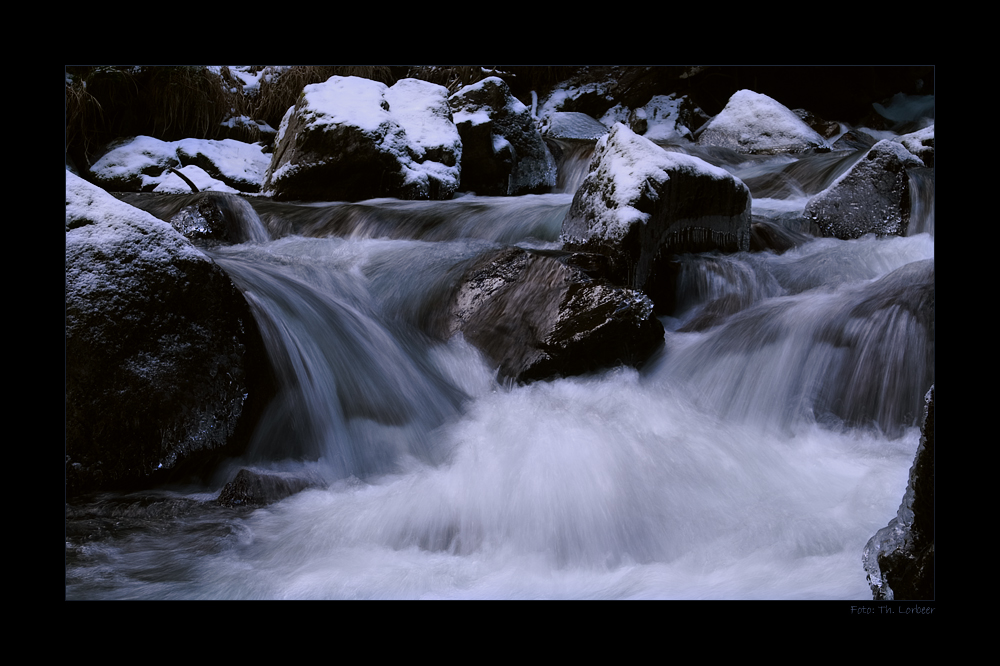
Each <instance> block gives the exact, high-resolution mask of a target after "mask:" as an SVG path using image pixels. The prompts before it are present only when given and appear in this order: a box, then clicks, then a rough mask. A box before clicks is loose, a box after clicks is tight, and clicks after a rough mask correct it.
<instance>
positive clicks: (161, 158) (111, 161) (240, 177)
mask: <svg viewBox="0 0 1000 666" xmlns="http://www.w3.org/2000/svg"><path fill="white" fill-rule="evenodd" d="M268 164H270V156H268V155H266V154H265V153H264V152H263V147H262V146H260V145H259V144H250V143H243V142H241V141H234V140H233V139H223V140H222V141H214V140H208V139H182V140H181V141H161V140H160V139H155V138H153V137H150V136H137V137H129V138H126V139H122V140H120V141H117V142H115V143H113V144H111V146H109V150H108V151H107V152H105V153H104V155H102V156H101V157H100V159H98V160H97V161H96V162H94V164H93V166H92V167H91V168H90V174H89V177H90V179H91V180H92V181H93V182H94V183H96V184H97V185H98V186H99V187H101V188H102V189H105V190H109V191H114V192H166V193H178V192H190V191H191V188H190V186H189V185H188V184H187V183H185V182H184V181H183V180H182V179H181V178H179V177H178V176H177V174H176V172H175V171H174V169H175V168H176V169H177V170H178V171H180V172H181V173H183V174H184V175H185V176H186V177H188V178H189V179H190V180H191V181H193V182H194V184H195V185H196V186H197V188H198V189H199V190H200V191H209V190H211V191H217V192H259V191H260V187H261V182H262V181H263V179H264V172H265V171H266V170H267V166H268Z"/></svg>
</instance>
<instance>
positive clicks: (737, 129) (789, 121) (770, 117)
mask: <svg viewBox="0 0 1000 666" xmlns="http://www.w3.org/2000/svg"><path fill="white" fill-rule="evenodd" d="M698 144H699V145H702V146H718V147H722V148H728V149H730V150H733V151H736V152H737V153H749V154H754V155H776V154H782V153H801V152H804V151H806V150H810V149H826V148H827V144H826V141H825V140H824V139H823V137H821V136H820V135H819V134H818V133H816V132H815V131H814V130H813V129H812V128H811V127H809V126H808V125H806V124H805V122H803V121H802V119H801V118H799V117H798V116H797V115H796V114H795V113H794V112H793V111H791V110H790V109H788V108H786V107H785V106H784V105H782V104H780V103H779V102H776V101H775V100H773V99H771V98H770V97H768V96H767V95H761V94H760V93H756V92H753V91H752V90H739V91H737V92H735V93H733V95H732V97H730V98H729V102H728V103H727V104H726V107H725V108H724V109H723V110H722V111H720V112H719V114H718V115H716V116H715V117H714V118H712V120H710V121H709V122H708V124H706V125H705V127H704V129H702V131H701V133H700V134H699V136H698Z"/></svg>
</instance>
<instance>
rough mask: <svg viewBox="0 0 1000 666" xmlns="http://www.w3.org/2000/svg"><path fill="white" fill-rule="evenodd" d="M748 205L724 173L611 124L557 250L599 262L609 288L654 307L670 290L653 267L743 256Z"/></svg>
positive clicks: (740, 187) (746, 194)
mask: <svg viewBox="0 0 1000 666" xmlns="http://www.w3.org/2000/svg"><path fill="white" fill-rule="evenodd" d="M750 203H751V197H750V190H749V189H748V188H747V186H746V185H745V184H744V183H743V181H741V180H739V179H738V178H736V177H735V176H733V175H732V174H730V173H729V172H728V171H726V170H724V169H720V168H718V167H716V166H713V165H711V164H709V163H708V162H705V161H704V160H701V159H699V158H697V157H692V156H690V155H684V154H681V153H675V152H668V151H666V150H664V149H663V148H660V147H659V146H657V145H656V144H655V143H653V142H652V141H650V140H649V139H646V138H644V137H641V136H639V135H637V134H636V133H635V132H633V131H632V130H630V129H629V128H628V127H626V126H625V125H623V124H621V123H615V125H614V126H613V127H612V128H611V131H610V132H609V133H608V134H607V135H605V136H603V137H601V138H600V139H599V140H598V141H597V146H596V147H595V149H594V156H593V157H592V158H591V162H590V173H588V174H587V177H586V178H585V179H584V181H583V184H582V185H580V187H579V189H577V191H576V194H574V195H573V203H572V204H571V205H570V208H569V211H568V212H567V213H566V217H565V218H564V219H563V223H562V233H561V236H560V237H561V239H562V241H563V244H564V249H572V250H581V251H584V252H598V253H600V254H604V255H605V256H607V257H608V258H609V259H610V260H611V262H610V263H611V275H612V279H613V280H615V281H617V282H618V284H622V285H625V286H628V287H631V288H634V289H641V290H643V291H646V293H647V295H649V296H650V297H651V298H653V300H654V301H656V300H657V298H658V295H656V294H657V292H658V291H659V292H660V294H659V296H664V297H665V295H666V294H665V292H664V290H665V289H669V288H670V285H669V284H666V283H665V282H664V278H663V276H664V275H666V273H667V271H665V270H660V267H662V266H663V262H665V261H669V256H670V255H671V254H677V253H682V252H704V251H707V250H721V251H737V250H747V249H748V248H749V245H750V221H751V218H750ZM650 280H653V281H657V284H650Z"/></svg>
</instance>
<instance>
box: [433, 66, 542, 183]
mask: <svg viewBox="0 0 1000 666" xmlns="http://www.w3.org/2000/svg"><path fill="white" fill-rule="evenodd" d="M449 102H450V104H451V108H452V110H453V112H454V118H455V125H456V126H457V127H458V132H459V134H460V135H461V136H462V184H461V189H462V191H464V192H475V193H476V194H479V195H483V196H504V195H511V196H516V195H521V194H544V193H546V192H548V191H549V190H551V189H552V188H553V187H554V186H555V184H556V163H555V159H554V158H553V157H552V154H551V153H550V152H549V150H548V147H547V146H546V145H545V142H544V141H543V140H542V137H541V135H540V134H539V132H538V129H537V128H536V127H535V122H534V120H533V119H532V117H531V112H530V111H529V110H528V108H527V107H526V106H525V105H524V104H522V103H521V102H520V101H519V100H518V99H517V98H516V97H514V96H513V95H511V94H510V90H509V89H508V87H507V84H506V83H504V81H503V79H500V78H498V77H495V76H491V77H488V78H485V79H483V80H482V81H479V82H478V83H474V84H472V85H469V86H465V87H464V88H462V89H461V90H459V91H458V92H456V93H455V94H454V95H452V96H451V98H450V99H449Z"/></svg>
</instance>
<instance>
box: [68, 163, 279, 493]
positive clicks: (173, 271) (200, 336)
mask: <svg viewBox="0 0 1000 666" xmlns="http://www.w3.org/2000/svg"><path fill="white" fill-rule="evenodd" d="M66 227H67V230H66V483H67V493H69V494H74V493H78V492H85V491H88V490H95V489H101V488H112V487H118V486H123V485H128V484H132V483H143V482H146V481H148V480H149V479H150V478H153V477H154V476H155V478H158V479H163V478H164V477H165V476H167V474H168V472H171V471H179V470H180V469H181V468H183V467H185V466H187V465H197V464H199V461H204V460H208V459H215V457H216V456H217V455H218V454H219V452H220V451H226V452H230V453H231V452H232V451H233V450H235V449H238V447H239V445H240V444H239V442H240V439H241V437H243V436H244V435H240V434H239V433H241V432H243V433H244V434H245V431H243V430H242V428H244V427H247V423H246V421H245V420H244V416H245V413H246V412H248V395H249V394H250V393H251V391H252V388H251V387H252V386H253V385H254V384H255V381H256V379H255V377H257V374H256V373H257V372H258V371H259V368H260V367H261V366H260V365H258V364H263V363H264V362H265V361H264V360H263V356H262V354H263V352H262V351H261V350H262V343H261V341H260V338H259V333H258V331H257V328H256V325H255V324H254V320H253V317H252V315H251V313H250V310H249V307H248V305H247V303H246V300H245V299H244V298H243V296H242V294H241V293H240V292H239V291H238V290H237V288H236V287H235V286H234V285H233V283H232V282H231V281H230V279H229V278H228V276H226V274H225V273H224V272H223V271H222V269H221V268H219V266H218V265H216V264H215V263H214V262H212V261H211V260H210V259H209V258H208V257H207V256H206V255H204V254H203V253H201V252H200V251H199V250H198V249H196V248H195V247H194V246H193V245H192V244H191V243H190V242H189V241H188V240H187V239H185V238H184V237H183V236H181V235H180V234H179V233H177V232H176V231H175V230H174V229H173V228H171V227H170V225H168V224H166V223H164V222H161V221H159V220H157V219H155V218H154V217H152V216H151V215H149V214H147V213H145V212H143V211H140V210H138V209H136V208H133V207H131V206H128V205H127V204H124V203H122V202H120V201H118V200H117V199H115V198H113V197H111V196H110V195H109V194H107V193H106V192H104V191H103V190H100V189H99V188H97V187H95V186H93V185H90V184H89V183H86V182H85V181H83V180H81V179H79V178H77V177H76V176H72V175H71V174H67V188H66Z"/></svg>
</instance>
